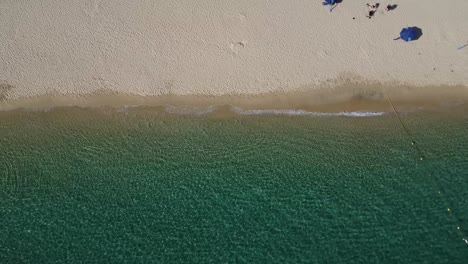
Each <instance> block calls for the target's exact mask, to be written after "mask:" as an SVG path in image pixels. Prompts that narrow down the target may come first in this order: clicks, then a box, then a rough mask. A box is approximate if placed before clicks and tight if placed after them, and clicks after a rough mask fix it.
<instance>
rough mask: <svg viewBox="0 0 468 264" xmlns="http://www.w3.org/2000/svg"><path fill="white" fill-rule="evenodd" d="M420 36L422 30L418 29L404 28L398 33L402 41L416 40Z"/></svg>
mask: <svg viewBox="0 0 468 264" xmlns="http://www.w3.org/2000/svg"><path fill="white" fill-rule="evenodd" d="M421 36H422V30H421V29H420V28H418V27H406V28H404V29H402V30H401V32H400V38H401V39H402V40H404V41H412V40H417V39H419V37H421Z"/></svg>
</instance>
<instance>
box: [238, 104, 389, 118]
mask: <svg viewBox="0 0 468 264" xmlns="http://www.w3.org/2000/svg"><path fill="white" fill-rule="evenodd" d="M231 110H232V111H233V112H235V113H237V114H240V115H288V116H347V117H373V116H382V115H384V114H385V112H365V111H354V112H338V113H326V112H308V111H304V110H294V109H262V110H243V109H242V108H239V107H235V106H233V107H232V108H231Z"/></svg>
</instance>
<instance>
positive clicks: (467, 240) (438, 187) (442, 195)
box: [382, 89, 468, 245]
mask: <svg viewBox="0 0 468 264" xmlns="http://www.w3.org/2000/svg"><path fill="white" fill-rule="evenodd" d="M382 93H383V94H384V95H385V97H386V98H387V100H388V102H389V104H390V105H391V107H392V110H393V113H394V115H395V116H396V117H397V119H398V122H399V123H400V125H401V127H402V128H403V130H404V131H405V133H406V135H407V136H408V138H409V139H410V140H411V145H412V146H413V147H414V148H415V149H416V151H417V153H418V155H419V160H420V161H421V162H422V161H423V160H424V155H423V151H422V150H421V149H420V148H419V147H418V145H417V144H416V142H415V140H414V138H413V136H412V135H411V133H410V131H409V129H408V128H407V127H406V126H405V124H404V123H403V120H402V119H401V116H400V114H399V113H398V112H397V110H396V108H395V105H394V104H393V102H392V100H390V97H389V96H388V95H387V94H386V93H384V92H383V89H382ZM429 175H430V178H431V183H432V185H433V186H434V188H435V189H436V190H437V192H438V196H439V197H440V199H441V200H442V202H443V203H444V204H445V207H446V208H447V212H448V214H449V215H450V216H451V217H452V218H453V219H454V221H455V222H456V223H457V228H456V230H457V231H458V233H459V234H460V235H461V238H462V240H463V241H464V242H465V243H466V244H467V245H468V236H467V234H465V232H464V230H462V229H461V227H460V223H461V222H462V221H461V220H460V219H459V218H458V217H457V216H456V215H455V214H454V213H453V212H452V209H451V208H450V203H449V202H448V199H447V198H446V197H445V193H444V192H442V190H443V188H441V184H440V183H439V181H438V180H437V178H436V177H435V176H434V174H433V173H432V172H431V173H429Z"/></svg>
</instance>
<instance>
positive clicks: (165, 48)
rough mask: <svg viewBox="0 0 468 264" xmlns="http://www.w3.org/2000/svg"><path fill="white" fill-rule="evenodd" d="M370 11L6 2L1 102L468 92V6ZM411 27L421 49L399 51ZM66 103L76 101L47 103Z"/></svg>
mask: <svg viewBox="0 0 468 264" xmlns="http://www.w3.org/2000/svg"><path fill="white" fill-rule="evenodd" d="M91 2H92V3H91ZM367 2H368V1H364V0H359V1H342V3H340V4H339V5H338V6H337V8H335V9H334V10H333V12H329V10H328V8H325V7H324V6H323V5H322V3H321V1H309V0H303V1H295V2H294V3H289V2H287V1H284V0H271V1H216V3H214V2H213V3H211V2H210V1H207V2H203V3H200V2H199V1H183V0H173V1H162V0H155V1H136V2H128V1H71V0H64V1H60V3H57V1H54V0H42V1H39V2H38V1H26V0H17V1H3V2H2V3H1V4H0V9H1V10H2V16H0V21H1V22H2V23H0V34H1V35H2V36H4V37H2V38H1V39H0V57H1V61H2V63H0V102H1V101H7V100H9V99H11V100H16V99H20V98H26V97H27V98H30V99H24V100H23V99H21V100H23V101H24V102H26V101H47V99H31V98H34V97H35V96H43V98H46V97H50V96H52V95H54V96H56V97H55V98H56V99H57V100H62V99H61V98H60V97H62V95H71V96H72V97H74V96H83V95H87V96H86V97H89V101H93V100H98V101H108V99H105V100H104V99H102V98H98V97H99V96H95V95H96V94H98V95H100V94H101V95H102V94H104V95H106V94H113V93H118V94H119V96H118V97H121V96H120V95H121V94H122V95H123V94H129V97H135V96H133V95H140V96H151V97H149V98H153V96H154V98H156V97H157V96H160V97H158V98H160V99H144V100H143V99H135V98H132V99H129V98H127V99H120V98H119V99H115V100H117V101H122V100H123V101H124V102H127V101H128V102H133V101H135V102H136V103H138V102H140V101H144V102H147V101H148V102H149V103H152V101H172V100H173V99H171V98H169V97H177V96H167V95H181V96H180V97H178V99H177V100H176V99H174V101H177V102H179V101H185V100H188V98H191V99H194V98H195V97H204V95H207V96H208V97H209V98H211V97H212V96H219V97H217V98H218V99H216V100H214V101H216V102H218V101H225V100H224V99H222V98H224V97H227V95H230V96H229V100H233V101H236V100H237V99H235V98H236V97H239V98H244V97H245V96H243V95H248V96H249V97H252V98H254V99H252V100H255V101H256V104H260V103H262V102H263V100H257V99H256V98H258V97H259V96H266V97H274V96H270V95H271V94H279V96H278V97H281V94H286V96H284V97H287V98H294V96H293V94H295V93H303V92H304V91H306V92H304V93H305V95H307V96H308V93H309V91H310V93H311V95H314V93H315V91H312V90H317V89H318V90H320V88H327V89H329V90H331V93H333V94H334V95H335V96H338V97H339V98H337V101H347V100H348V99H349V98H342V97H343V96H342V95H341V94H339V93H335V92H334V91H335V90H337V89H340V87H341V86H343V85H348V83H351V84H352V85H354V86H355V85H361V84H364V85H374V84H375V85H379V86H389V87H393V88H391V89H398V90H401V92H402V93H403V94H405V93H406V88H404V87H406V86H407V87H410V86H414V87H417V86H420V87H429V86H431V85H434V86H439V85H463V86H465V87H468V75H467V74H466V72H468V63H467V62H468V48H463V49H458V48H459V47H462V46H463V45H465V44H466V43H467V41H468V40H467V39H466V36H468V19H466V14H465V12H464V10H466V9H467V8H468V1H466V0H453V1H452V2H451V4H450V5H448V4H447V3H446V1H444V0H434V1H430V3H425V4H424V5H423V6H421V3H420V1H419V0H404V1H403V0H395V1H393V2H392V4H395V5H398V8H396V9H395V10H393V11H391V12H386V11H385V10H384V8H383V7H384V5H385V3H383V2H382V8H380V9H379V10H378V12H376V13H375V16H374V17H373V18H372V19H369V18H367V17H366V14H368V13H369V8H368V7H367V6H366V3H367ZM413 26H414V27H418V28H420V29H421V30H422V36H420V38H419V39H417V40H414V41H411V42H405V41H403V40H397V41H395V40H394V39H395V37H397V36H398V35H399V32H400V31H401V30H402V28H406V27H413ZM379 83H380V84H379ZM335 87H336V88H335ZM371 90H372V89H371ZM467 90H468V89H467ZM297 91H301V92H297ZM378 91H379V90H377V91H374V92H373V93H374V94H376V95H377V96H378ZM421 91H424V93H423V94H425V93H426V91H425V89H424V90H421ZM371 92H372V91H371ZM319 93H322V92H321V91H320V92H319ZM392 94H394V93H392ZM395 94H396V93H395ZM182 95H183V96H182ZM395 96H396V95H395ZM405 96H406V95H405ZM436 96H439V95H436ZM91 97H96V98H95V99H93V98H91ZM122 97H123V96H122ZM344 97H346V96H344ZM364 97H366V98H367V97H369V95H368V94H366V95H365V96H364ZM185 98H187V99H185ZM398 98H399V97H398ZM112 100H114V99H112ZM268 100H269V99H268ZM268 100H267V101H268ZM272 100H273V99H272ZM284 100H289V99H284ZM291 100H293V101H298V99H291ZM301 100H302V99H300V100H299V101H301ZM67 101H71V104H75V103H76V102H77V101H80V100H77V99H73V100H70V99H66V98H63V102H52V103H53V105H67ZM150 101H151V102H150ZM190 101H191V100H190ZM200 101H204V100H200ZM241 101H249V100H244V99H242V100H241ZM274 101H275V102H274V103H273V105H275V103H276V102H277V101H282V100H280V99H274ZM331 101H333V100H331ZM216 102H215V103H216ZM33 104H36V103H33ZM80 104H81V103H80ZM83 104H85V105H86V104H87V103H83ZM96 104H97V105H99V104H100V103H96ZM243 104H244V102H243ZM265 104H268V102H265ZM308 104H309V103H308V102H307V103H306V106H307V105H308ZM234 105H236V104H234ZM293 105H296V103H294V104H293Z"/></svg>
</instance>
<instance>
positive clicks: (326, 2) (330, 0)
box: [322, 0, 338, 12]
mask: <svg viewBox="0 0 468 264" xmlns="http://www.w3.org/2000/svg"><path fill="white" fill-rule="evenodd" d="M336 3H338V1H337V0H324V1H323V3H322V5H330V12H331V11H332V10H333V5H335V4H336Z"/></svg>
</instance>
